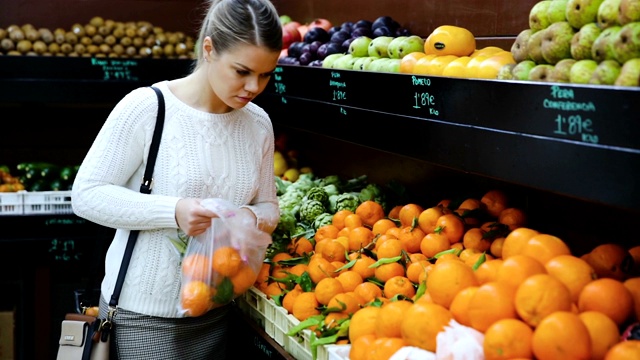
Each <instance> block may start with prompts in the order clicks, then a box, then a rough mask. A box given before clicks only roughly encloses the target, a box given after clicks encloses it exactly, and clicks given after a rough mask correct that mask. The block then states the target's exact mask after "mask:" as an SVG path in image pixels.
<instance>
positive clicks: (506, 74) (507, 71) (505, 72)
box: [496, 64, 516, 80]
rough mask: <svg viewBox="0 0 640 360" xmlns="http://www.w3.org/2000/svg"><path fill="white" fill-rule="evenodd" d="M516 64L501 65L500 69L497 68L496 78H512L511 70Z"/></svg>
mask: <svg viewBox="0 0 640 360" xmlns="http://www.w3.org/2000/svg"><path fill="white" fill-rule="evenodd" d="M515 66H516V64H505V65H502V67H501V68H500V70H498V75H497V76H496V79H498V80H513V73H512V72H511V71H512V70H513V68H514V67H515Z"/></svg>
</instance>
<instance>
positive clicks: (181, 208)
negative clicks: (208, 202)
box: [176, 199, 216, 236]
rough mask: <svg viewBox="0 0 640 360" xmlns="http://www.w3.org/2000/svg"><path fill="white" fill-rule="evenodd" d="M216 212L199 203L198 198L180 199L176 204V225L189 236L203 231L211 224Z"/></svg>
mask: <svg viewBox="0 0 640 360" xmlns="http://www.w3.org/2000/svg"><path fill="white" fill-rule="evenodd" d="M214 217H216V214H215V213H214V212H213V211H211V210H208V209H207V208H205V207H204V206H202V205H201V204H200V199H180V200H178V203H177V204H176V222H177V223H178V227H180V229H182V231H184V232H185V234H187V235H189V236H197V235H200V234H202V233H204V232H205V231H206V230H207V229H208V228H209V226H211V218H214Z"/></svg>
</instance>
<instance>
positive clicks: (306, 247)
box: [290, 236, 313, 256]
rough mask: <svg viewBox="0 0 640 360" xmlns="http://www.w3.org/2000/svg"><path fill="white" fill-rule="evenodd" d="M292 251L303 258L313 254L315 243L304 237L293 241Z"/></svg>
mask: <svg viewBox="0 0 640 360" xmlns="http://www.w3.org/2000/svg"><path fill="white" fill-rule="evenodd" d="M290 250H291V252H292V253H294V254H296V255H298V256H302V255H304V254H311V253H312V252H313V243H312V242H311V240H309V239H307V238H306V237H304V236H301V237H299V238H294V239H291V244H290Z"/></svg>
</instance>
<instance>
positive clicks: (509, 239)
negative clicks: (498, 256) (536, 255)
mask: <svg viewBox="0 0 640 360" xmlns="http://www.w3.org/2000/svg"><path fill="white" fill-rule="evenodd" d="M538 234H540V233H539V232H538V231H537V230H533V229H529V228H526V227H519V228H517V229H514V230H511V232H510V233H509V234H508V235H507V236H506V237H505V238H504V243H503V244H502V258H503V259H506V258H508V257H510V256H512V255H515V254H520V253H522V248H523V247H524V245H525V244H526V243H527V242H528V241H529V239H531V238H532V237H533V236H534V235H538Z"/></svg>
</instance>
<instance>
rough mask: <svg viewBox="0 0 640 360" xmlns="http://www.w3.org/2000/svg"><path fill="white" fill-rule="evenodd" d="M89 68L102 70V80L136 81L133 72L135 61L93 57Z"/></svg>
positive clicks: (135, 65)
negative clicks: (93, 67) (94, 67)
mask: <svg viewBox="0 0 640 360" xmlns="http://www.w3.org/2000/svg"><path fill="white" fill-rule="evenodd" d="M91 66H96V67H100V68H102V73H103V78H102V79H103V80H133V81H137V80H138V77H137V76H135V75H134V71H133V70H135V69H136V68H137V67H138V62H137V61H136V60H131V59H105V58H95V57H94V58H91Z"/></svg>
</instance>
